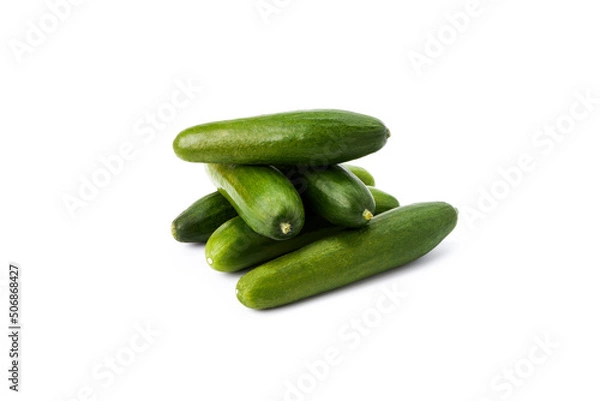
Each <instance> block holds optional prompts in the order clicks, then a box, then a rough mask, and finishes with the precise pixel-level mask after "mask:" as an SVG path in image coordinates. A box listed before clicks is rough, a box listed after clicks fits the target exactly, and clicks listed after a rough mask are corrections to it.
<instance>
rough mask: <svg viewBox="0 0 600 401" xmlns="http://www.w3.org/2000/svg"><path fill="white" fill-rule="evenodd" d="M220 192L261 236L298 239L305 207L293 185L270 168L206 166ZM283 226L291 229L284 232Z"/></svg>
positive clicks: (277, 238)
mask: <svg viewBox="0 0 600 401" xmlns="http://www.w3.org/2000/svg"><path fill="white" fill-rule="evenodd" d="M206 170H207V172H208V174H209V176H210V177H211V179H212V181H213V183H214V184H215V185H216V186H217V190H218V191H219V193H220V194H221V195H223V196H224V197H225V198H226V199H227V200H228V201H229V203H231V205H232V206H233V207H234V208H235V210H236V211H237V213H238V214H239V215H240V217H241V218H242V219H244V221H245V222H246V224H248V226H250V228H252V230H254V231H256V232H257V233H259V234H262V235H264V236H266V237H269V238H272V239H276V240H283V239H289V238H292V237H294V236H296V235H297V234H298V233H299V232H300V230H301V229H302V226H303V225H304V206H303V204H302V199H301V198H300V195H299V194H298V192H297V191H296V189H295V188H294V186H293V185H292V183H291V182H290V181H289V180H288V179H287V178H286V177H285V176H284V175H283V174H281V173H280V172H279V171H278V170H277V169H275V168H273V167H270V166H243V165H229V164H207V165H206ZM282 223H289V224H290V225H291V227H290V231H289V232H288V233H287V234H286V233H284V232H282V227H281V224H282Z"/></svg>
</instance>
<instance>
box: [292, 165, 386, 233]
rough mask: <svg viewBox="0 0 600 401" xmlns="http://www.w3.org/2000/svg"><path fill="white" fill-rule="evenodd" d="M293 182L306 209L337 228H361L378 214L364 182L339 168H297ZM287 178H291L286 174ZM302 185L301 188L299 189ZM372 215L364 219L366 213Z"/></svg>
mask: <svg viewBox="0 0 600 401" xmlns="http://www.w3.org/2000/svg"><path fill="white" fill-rule="evenodd" d="M296 174H297V175H298V176H299V179H297V178H296V179H294V180H293V182H295V183H296V184H297V189H298V191H299V192H300V193H301V195H302V197H303V198H304V200H305V202H306V204H307V206H308V207H309V208H310V209H312V210H314V211H315V212H316V213H317V214H319V215H320V216H322V217H323V218H325V219H326V220H327V221H329V222H330V223H332V224H334V225H338V226H343V227H360V226H363V225H365V224H367V223H368V222H369V220H370V218H371V217H373V213H374V212H375V200H374V199H373V195H371V192H370V191H369V189H368V188H367V187H366V185H365V184H363V182H362V181H361V180H360V179H358V178H357V177H356V176H355V175H354V174H352V173H351V172H350V171H348V169H346V168H345V167H342V166H340V165H333V166H324V167H318V168H305V169H298V171H297V173H296ZM286 175H287V176H288V177H289V175H288V174H286ZM298 186H300V187H298ZM365 211H368V212H369V214H370V216H369V217H367V218H365V217H364V215H363V213H364V212H365Z"/></svg>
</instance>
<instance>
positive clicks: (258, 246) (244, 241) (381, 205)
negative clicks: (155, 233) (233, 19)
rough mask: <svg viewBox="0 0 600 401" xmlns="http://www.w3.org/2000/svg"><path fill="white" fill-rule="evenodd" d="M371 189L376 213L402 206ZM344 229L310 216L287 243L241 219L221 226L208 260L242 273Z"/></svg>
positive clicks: (211, 242) (220, 268)
mask: <svg viewBox="0 0 600 401" xmlns="http://www.w3.org/2000/svg"><path fill="white" fill-rule="evenodd" d="M369 190H370V191H372V193H373V195H374V198H375V203H376V204H377V207H376V208H375V212H376V213H383V212H385V211H386V210H389V209H393V208H395V207H397V206H398V201H397V200H396V199H395V198H394V197H393V196H392V195H389V194H386V193H385V192H383V191H380V190H375V189H374V188H372V187H370V188H369ZM392 200H393V201H392ZM394 201H395V202H394ZM394 205H395V206H394ZM343 229H344V228H343V227H340V226H334V225H332V224H331V223H329V222H327V221H326V220H324V219H323V218H320V217H318V216H309V215H307V216H306V221H305V223H304V228H303V229H302V231H301V232H300V234H298V235H297V236H296V237H294V238H292V239H289V240H287V241H277V240H273V239H270V238H267V237H264V236H262V235H260V234H257V233H255V232H254V231H253V230H252V229H251V228H250V227H248V225H247V224H246V223H244V220H242V219H241V218H240V217H239V216H238V217H234V218H233V219H231V220H229V221H228V222H226V223H225V224H223V225H222V226H221V227H219V228H218V229H217V230H216V231H215V232H214V233H213V235H211V237H210V238H209V239H208V242H207V243H206V249H205V254H206V261H207V262H208V264H209V265H210V266H211V267H212V268H213V269H215V270H218V271H222V272H234V271H239V270H242V269H246V268H248V267H252V266H255V265H257V264H259V263H264V262H266V261H268V260H271V259H273V258H276V257H278V256H281V255H284V254H286V253H288V252H292V251H295V250H297V249H300V248H302V247H303V246H306V245H308V244H310V243H312V242H314V241H317V240H320V239H322V238H325V237H328V236H330V235H333V234H335V233H337V232H339V231H341V230H343Z"/></svg>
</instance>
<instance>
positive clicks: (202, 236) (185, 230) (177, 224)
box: [171, 192, 237, 242]
mask: <svg viewBox="0 0 600 401" xmlns="http://www.w3.org/2000/svg"><path fill="white" fill-rule="evenodd" d="M235 216H237V212H236V211H235V209H234V208H233V206H231V204H230V203H229V202H228V201H227V199H225V197H223V195H221V194H220V193H218V192H213V193H212V194H209V195H206V196H205V197H203V198H201V199H198V200H197V201H196V202H194V203H193V204H192V205H191V206H190V207H188V208H187V209H185V210H184V211H183V212H182V213H181V214H180V215H179V216H177V217H176V218H175V220H173V223H172V224H171V233H172V234H173V237H174V238H175V239H176V240H177V241H180V242H206V240H207V239H208V237H209V236H210V235H211V234H212V233H213V232H214V231H215V230H216V229H217V228H219V226H221V225H222V224H223V223H225V222H226V221H227V220H229V219H232V218H233V217H235Z"/></svg>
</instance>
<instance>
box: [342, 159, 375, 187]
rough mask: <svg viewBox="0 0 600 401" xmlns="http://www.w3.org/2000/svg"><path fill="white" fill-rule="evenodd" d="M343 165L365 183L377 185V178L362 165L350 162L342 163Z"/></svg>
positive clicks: (371, 185) (372, 185)
mask: <svg viewBox="0 0 600 401" xmlns="http://www.w3.org/2000/svg"><path fill="white" fill-rule="evenodd" d="M342 166H344V167H346V168H347V169H348V170H350V172H351V173H352V174H354V175H355V176H357V177H358V179H359V180H361V181H362V182H363V184H365V185H367V186H370V187H374V186H375V178H373V176H372V175H371V173H369V172H368V171H367V170H365V169H364V168H362V167H358V166H353V165H350V164H342Z"/></svg>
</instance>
